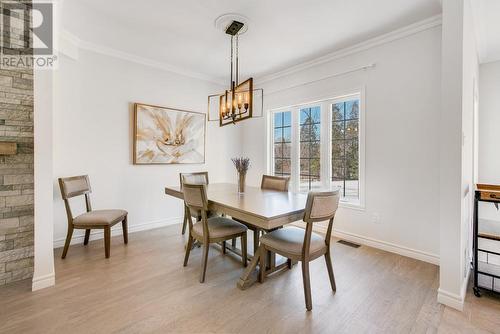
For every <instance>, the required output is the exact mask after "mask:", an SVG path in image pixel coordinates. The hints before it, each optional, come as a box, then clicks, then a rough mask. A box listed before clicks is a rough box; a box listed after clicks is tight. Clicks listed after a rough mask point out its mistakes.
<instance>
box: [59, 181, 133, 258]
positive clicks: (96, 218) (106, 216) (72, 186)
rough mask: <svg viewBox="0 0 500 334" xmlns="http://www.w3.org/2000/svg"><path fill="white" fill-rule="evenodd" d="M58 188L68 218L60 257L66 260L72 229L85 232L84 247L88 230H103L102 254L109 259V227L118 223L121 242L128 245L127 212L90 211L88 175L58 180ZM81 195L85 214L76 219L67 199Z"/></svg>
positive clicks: (88, 234) (87, 240)
mask: <svg viewBox="0 0 500 334" xmlns="http://www.w3.org/2000/svg"><path fill="white" fill-rule="evenodd" d="M59 187H60V189H61V195H62V198H63V200H64V205H65V207H66V214H67V216H68V233H67V235H66V242H65V243H64V249H63V253H62V256H61V257H62V258H63V259H64V258H66V254H67V253H68V248H69V244H70V242H71V237H72V235H73V230H74V229H84V230H85V238H84V240H83V244H84V245H87V244H88V243H89V238H90V230H92V229H103V230H104V252H105V255H106V258H109V254H110V248H111V227H112V226H113V225H115V224H117V223H119V222H121V223H122V228H123V242H124V243H125V244H127V243H128V231H127V215H128V212H127V211H125V210H92V206H91V204H90V193H91V192H92V189H91V188H90V180H89V177H88V175H81V176H73V177H66V178H59ZM82 195H84V196H85V205H86V209H87V212H85V213H83V214H81V215H79V216H77V217H73V213H72V211H71V206H70V203H69V199H70V198H73V197H76V196H82Z"/></svg>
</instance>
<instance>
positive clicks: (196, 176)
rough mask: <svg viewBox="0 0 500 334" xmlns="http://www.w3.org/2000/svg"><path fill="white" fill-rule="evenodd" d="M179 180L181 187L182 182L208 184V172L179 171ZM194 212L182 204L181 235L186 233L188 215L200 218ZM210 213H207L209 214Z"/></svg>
mask: <svg viewBox="0 0 500 334" xmlns="http://www.w3.org/2000/svg"><path fill="white" fill-rule="evenodd" d="M179 180H180V185H181V188H182V184H183V183H191V184H208V172H196V173H179ZM194 214H195V213H194V212H190V211H189V210H188V208H187V206H185V205H184V219H183V221H182V235H184V234H185V233H186V226H187V221H188V217H189V216H190V215H191V216H193V217H195V218H197V220H199V219H200V217H198V216H195V215H194ZM210 215H211V213H209V216H210Z"/></svg>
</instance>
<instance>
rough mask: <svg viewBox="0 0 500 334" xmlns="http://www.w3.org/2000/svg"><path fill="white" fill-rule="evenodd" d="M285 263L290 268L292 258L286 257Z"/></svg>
mask: <svg viewBox="0 0 500 334" xmlns="http://www.w3.org/2000/svg"><path fill="white" fill-rule="evenodd" d="M286 265H287V267H288V269H292V267H293V263H292V259H286Z"/></svg>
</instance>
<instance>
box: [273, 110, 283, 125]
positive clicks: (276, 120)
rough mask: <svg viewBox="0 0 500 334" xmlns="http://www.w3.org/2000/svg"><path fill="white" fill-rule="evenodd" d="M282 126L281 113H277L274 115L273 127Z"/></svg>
mask: <svg viewBox="0 0 500 334" xmlns="http://www.w3.org/2000/svg"><path fill="white" fill-rule="evenodd" d="M279 126H283V113H282V112H277V113H275V114H274V127H275V128H276V127H279Z"/></svg>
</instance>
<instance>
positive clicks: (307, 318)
mask: <svg viewBox="0 0 500 334" xmlns="http://www.w3.org/2000/svg"><path fill="white" fill-rule="evenodd" d="M180 229H181V228H180V226H177V225H176V226H170V227H167V228H162V229H157V230H150V231H145V232H139V233H133V234H130V237H129V244H128V245H127V246H125V245H123V242H122V239H121V237H114V238H113V239H112V245H111V258H110V259H105V258H104V243H103V241H102V240H96V241H91V242H90V244H89V245H88V246H87V247H84V246H83V245H76V246H72V247H71V248H70V250H69V252H68V257H67V258H66V260H61V259H60V254H61V249H58V250H56V251H55V265H56V286H55V287H53V288H48V289H44V290H41V291H37V292H31V291H30V286H31V282H30V281H22V282H18V283H14V284H11V285H9V286H7V287H4V288H0V332H1V333H252V334H255V333H494V332H496V333H500V299H495V298H493V297H491V296H484V297H482V298H480V299H477V298H475V297H474V296H472V294H471V293H470V292H469V294H468V296H467V302H466V307H465V311H464V312H463V313H461V312H457V311H454V310H452V309H450V308H446V307H444V306H442V305H439V304H438V303H437V302H436V294H437V292H436V291H437V288H438V268H437V267H436V266H434V265H431V264H427V263H424V262H420V261H416V260H413V259H409V258H405V257H402V256H398V255H395V254H391V253H387V252H383V251H379V250H376V249H373V248H369V247H366V246H362V247H360V248H357V249H355V248H351V247H348V246H345V245H342V244H338V243H334V244H333V249H332V254H333V266H334V270H335V275H336V279H337V287H338V290H337V293H336V294H332V292H331V290H330V284H329V282H328V274H327V271H326V267H325V263H324V261H323V259H318V260H316V261H314V262H312V263H311V286H312V297H313V310H312V312H306V309H305V305H304V296H303V290H302V276H301V270H300V266H295V267H294V268H293V269H292V270H291V271H286V272H283V273H280V274H278V275H275V276H273V277H270V278H269V279H268V280H267V281H266V282H265V283H264V284H258V283H257V284H255V285H254V286H252V287H251V288H249V289H248V290H246V291H241V290H239V289H238V288H237V287H236V282H237V280H238V277H239V276H240V274H241V272H242V268H241V265H240V263H239V262H238V260H236V259H235V258H233V257H232V255H229V254H228V255H224V256H223V255H222V254H221V253H220V251H218V250H217V249H215V248H212V249H211V250H210V255H209V262H208V269H207V277H206V283H204V284H200V283H199V282H198V277H199V270H200V255H201V250H200V249H199V248H197V249H195V250H193V251H192V252H191V257H190V259H189V265H188V267H186V268H183V267H182V261H183V256H184V237H182V236H181V235H180ZM249 244H250V245H251V244H252V243H251V239H250V242H249ZM250 248H251V246H250Z"/></svg>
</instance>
